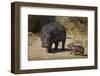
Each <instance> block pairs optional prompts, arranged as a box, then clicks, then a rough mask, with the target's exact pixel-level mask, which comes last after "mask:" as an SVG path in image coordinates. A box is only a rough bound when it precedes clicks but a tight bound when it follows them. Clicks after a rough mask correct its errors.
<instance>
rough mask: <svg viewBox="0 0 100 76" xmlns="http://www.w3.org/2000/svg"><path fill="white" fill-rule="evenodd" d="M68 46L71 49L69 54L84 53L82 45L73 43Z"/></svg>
mask: <svg viewBox="0 0 100 76" xmlns="http://www.w3.org/2000/svg"><path fill="white" fill-rule="evenodd" d="M68 47H69V48H70V49H71V50H72V52H71V54H73V53H74V55H84V47H83V46H81V45H74V44H73V43H72V44H69V45H68Z"/></svg>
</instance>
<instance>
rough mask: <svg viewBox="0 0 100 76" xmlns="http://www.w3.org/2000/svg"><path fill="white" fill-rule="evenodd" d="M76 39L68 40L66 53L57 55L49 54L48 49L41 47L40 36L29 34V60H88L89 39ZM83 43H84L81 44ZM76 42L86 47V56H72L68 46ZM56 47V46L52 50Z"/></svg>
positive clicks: (62, 52) (61, 52) (60, 52)
mask: <svg viewBox="0 0 100 76" xmlns="http://www.w3.org/2000/svg"><path fill="white" fill-rule="evenodd" d="M78 38H79V39H78ZM76 39H77V40H75V39H66V44H65V48H66V50H65V51H59V52H57V53H48V52H47V49H46V48H42V47H41V39H40V36H39V35H37V34H33V33H31V32H29V35H28V40H29V41H28V42H29V43H28V45H29V47H28V60H53V59H54V60H55V59H75V58H87V57H88V51H87V40H86V39H87V38H85V37H78V36H76ZM79 40H80V41H83V43H81V42H79ZM72 42H76V43H80V44H82V46H84V47H85V50H84V53H85V54H86V56H81V55H74V54H71V51H70V50H68V49H67V48H68V44H69V43H72ZM53 47H54V44H53V46H52V48H53ZM58 47H59V48H61V43H59V46H58Z"/></svg>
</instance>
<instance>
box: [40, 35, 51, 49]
mask: <svg viewBox="0 0 100 76" xmlns="http://www.w3.org/2000/svg"><path fill="white" fill-rule="evenodd" d="M41 41H42V47H46V48H48V47H49V46H50V35H49V34H46V35H43V36H42V39H41Z"/></svg>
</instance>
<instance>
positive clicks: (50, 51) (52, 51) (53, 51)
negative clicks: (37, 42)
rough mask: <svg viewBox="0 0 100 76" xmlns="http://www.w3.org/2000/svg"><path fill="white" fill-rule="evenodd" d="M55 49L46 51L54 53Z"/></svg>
mask: <svg viewBox="0 0 100 76" xmlns="http://www.w3.org/2000/svg"><path fill="white" fill-rule="evenodd" d="M56 52H57V51H55V50H48V53H56Z"/></svg>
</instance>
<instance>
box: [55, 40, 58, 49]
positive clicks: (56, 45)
mask: <svg viewBox="0 0 100 76" xmlns="http://www.w3.org/2000/svg"><path fill="white" fill-rule="evenodd" d="M54 49H55V50H57V49H58V42H55V48H54Z"/></svg>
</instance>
